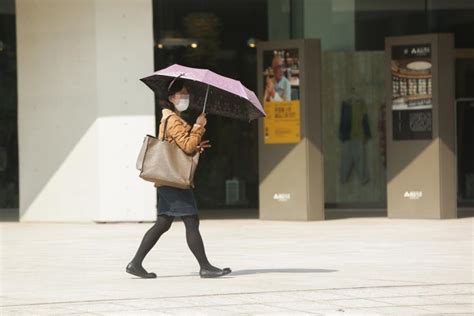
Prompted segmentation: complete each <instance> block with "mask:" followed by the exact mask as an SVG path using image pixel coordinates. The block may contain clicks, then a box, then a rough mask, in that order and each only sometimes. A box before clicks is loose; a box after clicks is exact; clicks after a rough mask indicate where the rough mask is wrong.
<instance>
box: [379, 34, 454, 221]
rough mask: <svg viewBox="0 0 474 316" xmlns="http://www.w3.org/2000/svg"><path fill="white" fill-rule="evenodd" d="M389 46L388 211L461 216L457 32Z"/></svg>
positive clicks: (398, 41)
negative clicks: (455, 71)
mask: <svg viewBox="0 0 474 316" xmlns="http://www.w3.org/2000/svg"><path fill="white" fill-rule="evenodd" d="M385 47H386V48H385V53H386V67H385V68H386V70H385V72H386V81H385V85H386V103H387V112H386V113H387V211H388V216H389V217H391V218H434V219H442V218H455V217H457V207H456V202H457V197H456V169H455V157H456V154H455V107H454V88H455V82H454V36H453V35H452V34H426V35H416V36H403V37H390V38H387V39H386V45H385ZM423 81H424V82H423ZM430 87H431V88H430Z"/></svg>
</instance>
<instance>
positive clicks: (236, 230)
mask: <svg viewBox="0 0 474 316" xmlns="http://www.w3.org/2000/svg"><path fill="white" fill-rule="evenodd" d="M473 224H474V222H473V218H462V219H454V220H401V219H387V218H351V219H339V220H327V221H322V222H286V221H260V220H255V219H240V220H239V219H231V220H202V221H201V233H202V236H203V239H204V242H205V245H206V251H207V254H208V257H209V259H210V261H211V263H213V264H214V265H216V266H219V267H227V266H229V267H231V268H232V270H233V273H232V274H230V275H228V276H226V277H223V278H220V279H201V278H199V276H198V265H197V262H196V260H195V259H194V257H193V255H192V253H191V252H190V250H189V249H188V246H187V244H186V241H185V230H184V225H183V223H182V222H181V221H180V220H176V221H175V222H174V223H173V226H172V227H171V229H170V231H168V232H167V233H166V234H165V235H163V236H162V238H161V239H160V240H159V241H158V243H157V245H156V246H155V248H154V249H153V250H152V251H151V252H150V254H149V255H148V257H147V258H146V259H145V262H144V266H145V268H146V269H147V270H148V271H153V272H155V273H157V274H158V278H156V279H146V280H145V279H139V278H136V277H134V276H132V275H129V274H126V273H125V266H126V264H127V263H128V261H129V260H130V258H131V257H132V256H133V254H134V252H135V250H136V248H137V246H138V243H139V242H140V240H141V238H142V236H143V234H144V233H145V231H146V230H147V229H148V228H149V227H150V226H151V225H152V224H151V223H143V224H135V223H117V224H55V223H14V222H9V223H1V224H0V229H1V238H2V240H1V246H2V249H1V294H0V295H1V299H0V300H1V301H0V305H1V312H2V313H1V314H2V315H71V314H81V315H234V314H246V315H257V314H258V315H263V314H268V315H315V314H316V315H317V314H323V315H385V314H392V315H448V314H456V315H463V314H465V315H472V314H474V309H473V300H474V282H473Z"/></svg>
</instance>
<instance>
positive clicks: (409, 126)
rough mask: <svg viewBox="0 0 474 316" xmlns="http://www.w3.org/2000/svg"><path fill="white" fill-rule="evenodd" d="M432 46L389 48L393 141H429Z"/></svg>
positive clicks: (430, 136) (430, 129)
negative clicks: (390, 53)
mask: <svg viewBox="0 0 474 316" xmlns="http://www.w3.org/2000/svg"><path fill="white" fill-rule="evenodd" d="M431 69H432V62H431V45H430V44H421V45H410V46H393V47H392V61H391V72H392V111H393V112H392V113H393V115H392V117H393V139H394V140H415V139H431V138H432V108H433V96H432V86H433V82H432V73H431Z"/></svg>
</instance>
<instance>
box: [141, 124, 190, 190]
mask: <svg viewBox="0 0 474 316" xmlns="http://www.w3.org/2000/svg"><path fill="white" fill-rule="evenodd" d="M169 118H170V117H168V118H166V120H165V122H164V123H165V126H164V130H163V138H162V139H158V138H156V137H154V136H151V135H146V136H145V139H144V140H143V145H142V148H141V150H140V153H139V154H138V159H137V164H136V167H137V169H138V170H140V178H142V179H144V180H146V181H151V182H155V183H157V184H160V185H168V186H172V187H177V188H181V189H188V188H190V187H194V182H193V179H194V172H195V171H196V168H197V165H198V162H199V153H196V154H195V155H194V156H190V155H188V154H186V153H185V152H184V151H183V150H182V149H181V148H179V147H178V145H177V144H176V143H170V142H168V141H166V140H165V134H166V127H167V124H168V119H169Z"/></svg>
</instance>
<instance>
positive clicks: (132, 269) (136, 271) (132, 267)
mask: <svg viewBox="0 0 474 316" xmlns="http://www.w3.org/2000/svg"><path fill="white" fill-rule="evenodd" d="M125 271H126V272H128V273H130V274H133V275H136V276H139V277H141V278H145V279H153V278H156V274H155V273H153V272H149V273H148V272H146V270H145V269H144V268H143V267H142V266H138V265H136V264H134V263H132V262H130V263H129V264H128V265H127V268H126V269H125Z"/></svg>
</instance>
